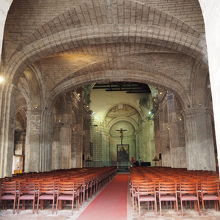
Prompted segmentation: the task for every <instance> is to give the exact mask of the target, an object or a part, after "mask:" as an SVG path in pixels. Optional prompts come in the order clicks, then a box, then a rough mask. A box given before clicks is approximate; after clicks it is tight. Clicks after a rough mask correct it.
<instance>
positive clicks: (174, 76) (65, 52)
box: [4, 0, 206, 99]
mask: <svg viewBox="0 0 220 220" xmlns="http://www.w3.org/2000/svg"><path fill="white" fill-rule="evenodd" d="M205 56H206V44H205V39H204V24H203V18H202V14H201V10H200V7H199V3H198V1H197V0H178V1H170V0H168V1H165V0H90V1H88V0H87V1H84V0H83V1H82V0H81V1H78V0H59V1H58V0H44V1H42V0H35V1H31V0H28V1H27V0H25V1H24V0H15V1H14V2H13V4H12V6H11V8H10V11H9V15H8V18H7V21H6V30H5V35H4V60H5V62H6V63H7V64H8V65H7V67H6V68H5V69H6V71H7V72H8V73H10V79H11V80H12V81H14V84H16V82H17V79H18V78H19V77H20V75H21V74H22V73H23V72H24V70H25V69H26V68H27V67H28V66H34V69H35V70H36V71H37V73H36V74H37V75H38V77H36V78H38V80H39V81H41V83H42V84H43V85H42V86H40V88H44V89H45V93H46V94H47V96H48V97H50V96H51V97H52V96H56V95H57V94H59V93H60V92H63V91H64V90H65V89H70V88H71V86H73V85H74V83H75V82H76V81H77V82H82V83H85V82H91V81H92V80H102V79H103V80H114V76H115V77H119V78H118V79H120V80H126V79H128V80H129V79H130V80H135V78H136V79H137V80H139V81H141V82H147V81H149V82H150V83H153V84H162V85H163V86H165V87H167V88H170V89H173V90H174V91H176V92H177V93H178V94H179V96H181V95H182V94H183V93H185V94H187V95H189V96H190V95H191V94H190V93H191V92H192V85H193V84H192V81H193V79H198V77H195V76H196V74H197V72H199V74H204V75H205V73H204V72H206V69H205V70H204V68H203V69H202V71H199V70H200V68H201V66H202V67H203V66H204V63H205V58H204V57H205ZM135 74H136V75H135ZM109 76H112V78H111V77H109ZM199 78H201V77H199ZM202 78H204V77H202ZM186 99H187V98H186Z"/></svg>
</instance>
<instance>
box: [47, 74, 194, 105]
mask: <svg viewBox="0 0 220 220" xmlns="http://www.w3.org/2000/svg"><path fill="white" fill-rule="evenodd" d="M101 81H102V82H103V81H107V82H111V81H129V82H142V83H146V84H148V83H150V84H153V85H160V84H161V83H160V82H163V85H162V86H163V87H165V88H167V89H170V90H172V91H174V92H175V94H177V96H178V97H179V99H180V102H181V104H182V106H183V108H188V106H189V105H190V104H191V103H190V99H189V97H188V96H187V95H186V93H185V90H184V88H183V87H182V86H181V85H180V84H179V83H178V82H176V81H174V80H172V79H169V78H167V77H165V76H161V75H160V76H155V74H154V73H153V74H152V73H149V72H144V71H137V70H120V71H118V70H117V71H116V70H108V71H101V72H99V71H98V72H94V73H88V74H87V75H82V76H76V77H74V78H72V79H67V80H66V81H64V82H63V83H61V84H59V85H58V86H57V87H56V88H54V89H53V91H52V92H51V93H50V95H49V97H50V102H48V108H50V106H51V105H53V100H54V99H55V97H56V96H57V95H59V94H60V93H62V92H64V91H68V90H71V89H72V88H73V87H74V86H81V85H83V84H88V83H96V82H101Z"/></svg>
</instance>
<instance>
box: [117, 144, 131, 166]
mask: <svg viewBox="0 0 220 220" xmlns="http://www.w3.org/2000/svg"><path fill="white" fill-rule="evenodd" d="M117 161H118V162H128V161H129V144H118V145H117Z"/></svg>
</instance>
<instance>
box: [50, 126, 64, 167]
mask: <svg viewBox="0 0 220 220" xmlns="http://www.w3.org/2000/svg"><path fill="white" fill-rule="evenodd" d="M52 152H53V153H52V169H53V170H57V169H61V154H62V152H61V147H60V124H59V123H54V129H53V142H52Z"/></svg>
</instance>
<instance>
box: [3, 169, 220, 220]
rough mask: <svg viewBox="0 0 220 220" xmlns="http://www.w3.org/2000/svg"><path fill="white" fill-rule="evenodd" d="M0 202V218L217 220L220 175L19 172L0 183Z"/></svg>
mask: <svg viewBox="0 0 220 220" xmlns="http://www.w3.org/2000/svg"><path fill="white" fill-rule="evenodd" d="M0 202H1V211H0V219H16V220H20V219H39V220H41V219H46V220H47V219H48V220H49V219H60V220H63V219H74V220H75V219H77V220H87V219H89V220H93V219H96V220H101V219H106V220H108V219H117V220H126V219H128V220H144V219H155V220H156V219H158V220H159V219H169V220H177V219H178V220H179V219H192V220H193V219H201V218H202V219H205V220H206V219H207V220H208V219H211V220H212V219H213V220H217V219H219V216H220V212H219V203H220V196H219V176H218V174H217V173H216V172H209V171H187V170H186V169H172V168H165V167H133V168H131V169H130V172H129V173H122V172H121V173H120V172H117V168H116V167H102V168H82V169H70V170H57V171H52V172H46V173H29V174H17V175H14V176H13V177H11V178H4V179H1V196H0ZM53 204H54V205H53ZM13 205H14V207H13ZM71 210H72V211H71Z"/></svg>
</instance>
